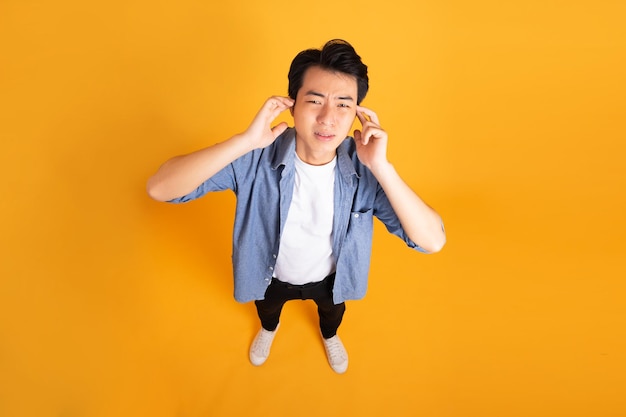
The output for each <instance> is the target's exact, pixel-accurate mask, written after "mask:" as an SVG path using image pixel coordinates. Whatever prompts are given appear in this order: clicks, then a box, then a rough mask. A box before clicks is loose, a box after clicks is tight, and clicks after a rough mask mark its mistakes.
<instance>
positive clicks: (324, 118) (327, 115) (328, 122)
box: [317, 104, 335, 126]
mask: <svg viewBox="0 0 626 417" xmlns="http://www.w3.org/2000/svg"><path fill="white" fill-rule="evenodd" d="M317 122H318V123H319V124H321V125H324V126H334V125H335V114H334V112H333V108H332V107H331V106H329V105H328V104H323V105H322V107H321V108H320V110H319V112H318V113H317Z"/></svg>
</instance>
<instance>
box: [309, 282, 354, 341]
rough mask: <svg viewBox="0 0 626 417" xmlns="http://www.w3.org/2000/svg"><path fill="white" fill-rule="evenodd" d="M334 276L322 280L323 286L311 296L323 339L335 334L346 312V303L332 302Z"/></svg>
mask: <svg viewBox="0 0 626 417" xmlns="http://www.w3.org/2000/svg"><path fill="white" fill-rule="evenodd" d="M334 282H335V276H334V274H333V275H331V276H329V277H327V278H326V279H325V280H324V284H325V285H323V286H322V287H320V288H319V289H318V290H316V291H315V292H314V293H313V294H312V297H311V298H312V299H313V301H315V304H317V313H318V314H319V317H320V331H321V332H322V336H323V337H324V338H325V339H329V338H331V337H333V336H335V335H336V334H337V329H338V328H339V326H340V325H341V321H342V320H343V315H344V313H345V311H346V303H340V304H335V303H334V301H333V285H334Z"/></svg>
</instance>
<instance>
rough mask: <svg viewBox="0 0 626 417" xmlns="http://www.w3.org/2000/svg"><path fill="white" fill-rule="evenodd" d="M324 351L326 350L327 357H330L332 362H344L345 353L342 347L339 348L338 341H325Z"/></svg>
mask: <svg viewBox="0 0 626 417" xmlns="http://www.w3.org/2000/svg"><path fill="white" fill-rule="evenodd" d="M326 349H327V350H328V356H330V360H331V361H332V362H334V363H337V362H343V361H345V360H346V351H345V349H344V348H343V346H341V343H340V342H339V340H337V339H333V340H327V341H326Z"/></svg>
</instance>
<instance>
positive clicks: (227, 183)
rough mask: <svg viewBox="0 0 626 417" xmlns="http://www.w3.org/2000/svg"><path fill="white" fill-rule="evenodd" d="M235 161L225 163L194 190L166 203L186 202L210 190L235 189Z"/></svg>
mask: <svg viewBox="0 0 626 417" xmlns="http://www.w3.org/2000/svg"><path fill="white" fill-rule="evenodd" d="M236 162H237V161H235V162H233V163H230V164H228V165H226V166H225V167H224V168H222V169H221V170H220V171H218V172H217V173H216V174H215V175H213V176H212V177H211V178H209V179H207V180H206V181H204V182H203V183H202V184H200V185H199V186H198V188H196V189H195V190H193V191H192V192H190V193H189V194H186V195H184V196H182V197H178V198H175V199H173V200H170V201H168V203H186V202H188V201H192V200H195V199H197V198H200V197H202V196H204V195H205V194H207V193H209V192H211V191H224V190H235V188H236V176H235V163H236Z"/></svg>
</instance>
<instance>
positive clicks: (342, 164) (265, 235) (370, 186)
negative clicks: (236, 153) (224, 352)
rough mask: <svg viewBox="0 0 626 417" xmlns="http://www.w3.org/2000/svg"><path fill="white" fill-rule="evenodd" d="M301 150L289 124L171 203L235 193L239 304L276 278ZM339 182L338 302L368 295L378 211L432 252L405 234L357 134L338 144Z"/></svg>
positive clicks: (392, 228) (335, 234) (335, 238)
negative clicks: (363, 157)
mask: <svg viewBox="0 0 626 417" xmlns="http://www.w3.org/2000/svg"><path fill="white" fill-rule="evenodd" d="M295 149H296V140H295V130H294V129H293V128H290V129H287V130H286V131H285V132H284V133H283V134H282V135H281V136H279V137H278V138H277V139H276V141H274V143H272V144H271V145H269V146H268V147H266V148H263V149H256V150H254V151H252V152H249V153H247V154H245V155H243V156H241V157H240V158H238V159H236V160H235V161H233V162H232V163H230V164H229V165H227V166H226V167H224V168H223V169H222V170H221V171H219V172H218V173H217V174H215V175H214V176H212V177H211V178H209V179H208V180H206V181H205V182H204V183H202V184H201V185H200V186H199V187H198V188H197V189H196V190H194V191H193V192H191V193H189V194H187V195H185V196H182V197H179V198H177V199H174V200H172V201H171V202H174V203H183V202H187V201H190V200H194V199H196V198H199V197H202V196H203V195H204V194H206V193H208V192H210V191H221V190H226V189H229V190H233V191H234V193H235V195H236V196H237V206H236V213H235V224H234V228H233V253H232V261H233V271H234V277H235V299H236V300H237V301H239V302H248V301H252V300H261V299H263V298H264V296H265V291H266V289H267V286H268V285H269V284H270V282H271V280H272V275H273V272H274V266H275V264H276V257H277V255H278V251H279V249H280V248H279V245H280V236H281V233H282V230H283V227H284V226H285V221H286V219H287V212H288V210H289V206H290V203H291V197H292V194H293V186H294V177H295V175H294V173H295V168H294V159H295ZM334 187H335V189H334V200H335V203H334V215H333V216H334V218H333V231H332V247H333V254H334V256H335V259H336V270H335V272H336V275H335V285H334V288H333V300H334V302H335V303H336V304H338V303H341V302H343V301H345V300H354V299H359V298H362V297H363V296H365V292H366V290H367V278H368V272H369V265H370V255H371V251H372V231H373V216H376V217H377V218H378V219H379V220H380V221H382V222H383V223H384V224H385V226H386V227H387V230H388V231H389V232H390V233H392V234H394V235H396V236H398V237H400V238H401V239H403V240H404V241H405V242H406V244H407V245H408V246H409V247H411V248H414V249H416V250H419V251H421V252H426V251H425V250H423V249H422V248H420V247H419V246H417V245H416V244H415V243H414V242H412V241H411V240H410V239H409V238H408V236H406V234H405V233H404V230H403V229H402V226H401V225H400V221H399V219H398V217H397V216H396V214H395V212H394V211H393V208H392V207H391V204H390V203H389V200H388V199H387V196H386V195H385V193H384V192H383V190H382V188H381V186H380V185H379V184H378V181H377V180H376V178H375V177H374V175H373V174H372V173H371V172H370V170H369V169H368V168H367V167H365V166H364V165H363V164H361V162H360V161H359V160H358V158H357V154H356V146H355V144H354V141H353V140H352V138H349V137H348V138H346V140H344V141H343V142H342V143H341V145H340V146H339V147H338V148H337V166H336V169H335V186H334Z"/></svg>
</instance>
